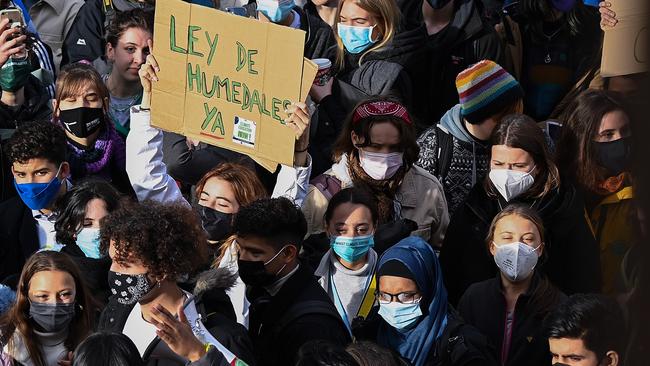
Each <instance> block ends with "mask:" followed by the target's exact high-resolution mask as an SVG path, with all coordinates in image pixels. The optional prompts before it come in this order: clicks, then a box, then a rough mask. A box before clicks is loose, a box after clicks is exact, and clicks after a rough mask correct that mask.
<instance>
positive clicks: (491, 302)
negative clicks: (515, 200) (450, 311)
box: [458, 204, 566, 366]
mask: <svg viewBox="0 0 650 366" xmlns="http://www.w3.org/2000/svg"><path fill="white" fill-rule="evenodd" d="M544 239H545V238H544V226H543V223H542V219H541V218H540V217H539V215H538V214H537V212H535V210H534V209H532V208H530V207H528V206H527V205H522V204H512V205H509V206H508V207H506V208H505V209H504V210H503V211H501V212H500V213H499V214H498V215H497V216H496V217H495V218H494V220H492V224H491V225H490V229H489V234H488V237H487V246H488V249H489V251H490V254H492V256H493V257H494V262H495V263H496V265H497V267H498V268H499V271H498V274H497V276H496V277H495V278H492V279H489V280H485V281H482V282H479V283H475V284H473V285H472V286H470V287H469V289H468V290H467V291H466V292H465V294H464V295H463V297H462V298H461V300H460V303H459V306H458V311H459V312H460V315H461V316H462V317H463V319H465V321H466V322H468V323H469V324H471V325H473V326H474V327H476V328H477V329H478V330H479V331H481V333H483V334H484V335H486V336H487V338H488V339H490V340H492V342H493V344H492V345H493V348H492V349H493V351H494V352H495V354H494V357H495V358H496V359H497V360H498V361H499V364H501V365H504V366H510V365H523V364H526V365H531V366H544V365H549V364H550V363H551V356H550V352H549V349H548V342H546V338H545V337H544V334H543V333H542V320H543V319H544V317H545V316H546V315H547V314H548V313H549V312H551V311H552V310H553V309H555V308H556V307H557V305H558V304H559V303H561V302H562V301H563V300H564V299H565V298H566V296H565V295H564V294H563V293H562V292H560V290H558V289H557V288H556V287H555V286H553V285H552V284H551V283H550V282H549V281H548V279H547V278H546V276H545V275H544V274H543V273H542V272H543V264H544V261H543V258H544V256H545V254H546V253H545V244H544Z"/></svg>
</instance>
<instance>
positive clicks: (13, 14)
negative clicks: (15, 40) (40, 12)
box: [0, 8, 25, 28]
mask: <svg viewBox="0 0 650 366" xmlns="http://www.w3.org/2000/svg"><path fill="white" fill-rule="evenodd" d="M2 19H9V28H15V27H20V28H22V27H24V26H25V20H24V19H23V12H22V11H21V10H20V9H18V8H7V9H3V10H0V20H2Z"/></svg>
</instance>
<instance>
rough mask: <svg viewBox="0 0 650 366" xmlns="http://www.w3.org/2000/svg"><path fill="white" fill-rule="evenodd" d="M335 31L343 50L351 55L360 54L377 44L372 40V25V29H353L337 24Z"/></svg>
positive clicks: (352, 27)
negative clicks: (341, 42) (336, 30)
mask: <svg viewBox="0 0 650 366" xmlns="http://www.w3.org/2000/svg"><path fill="white" fill-rule="evenodd" d="M337 29H338V35H339V37H340V38H341V41H343V45H344V46H345V49H346V50H348V52H350V53H353V54H357V53H361V52H363V51H365V50H367V49H368V47H370V45H372V44H373V43H375V42H377V41H376V40H373V39H372V31H373V29H375V26H374V25H373V26H372V27H355V26H351V25H345V24H343V23H339V24H338V26H337Z"/></svg>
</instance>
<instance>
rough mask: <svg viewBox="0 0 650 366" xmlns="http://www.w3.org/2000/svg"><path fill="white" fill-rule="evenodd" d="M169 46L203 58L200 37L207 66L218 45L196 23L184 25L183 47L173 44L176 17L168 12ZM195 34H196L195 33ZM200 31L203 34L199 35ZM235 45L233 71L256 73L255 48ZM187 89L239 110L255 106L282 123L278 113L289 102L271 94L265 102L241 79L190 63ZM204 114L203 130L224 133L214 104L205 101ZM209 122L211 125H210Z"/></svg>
mask: <svg viewBox="0 0 650 366" xmlns="http://www.w3.org/2000/svg"><path fill="white" fill-rule="evenodd" d="M169 28H170V35H169V48H170V51H172V52H177V53H183V54H188V55H193V56H197V57H205V53H204V52H201V50H202V47H201V44H200V39H199V37H204V39H205V43H206V44H207V49H205V52H207V61H206V64H207V65H208V66H209V65H210V64H211V63H212V62H213V61H214V57H215V55H216V53H217V46H218V44H219V35H218V34H213V35H212V34H210V32H209V31H203V32H202V29H201V27H200V26H196V25H190V26H188V27H187V40H188V41H187V49H184V48H182V47H180V46H178V45H177V42H176V19H175V18H174V16H173V15H172V16H171V17H170V20H169ZM197 33H198V34H197ZM201 33H203V34H201ZM236 46H237V59H236V60H233V64H234V69H235V71H242V70H244V71H245V72H248V73H249V74H251V75H257V74H258V72H257V70H255V60H254V56H255V55H257V53H258V51H257V50H247V49H246V47H245V46H244V45H243V44H241V43H240V42H236ZM186 80H187V90H188V91H190V92H195V93H200V94H202V95H203V96H204V97H205V98H219V99H225V100H227V101H228V103H234V104H237V105H240V106H241V109H242V110H246V109H248V110H249V111H250V112H252V111H253V109H256V110H257V111H258V112H259V113H262V114H265V115H267V116H269V117H271V118H273V119H274V120H277V121H278V122H280V123H282V124H284V120H283V119H282V118H281V117H280V116H279V115H278V112H279V111H280V108H282V109H283V110H284V109H286V108H287V107H288V106H289V105H290V104H291V101H290V100H287V99H284V100H281V99H278V98H275V97H271V98H270V99H271V100H270V103H269V104H267V98H266V94H264V93H263V92H260V91H259V90H257V89H252V90H251V88H249V87H248V85H247V84H246V83H245V82H239V81H236V80H232V79H231V78H228V77H225V78H223V79H222V78H221V77H219V75H214V74H207V75H206V72H205V71H202V70H201V65H200V64H198V63H195V64H193V63H192V62H188V63H187V78H186ZM203 106H204V113H205V117H204V119H203V123H202V124H201V129H202V130H206V129H208V127H209V126H210V125H211V126H212V127H211V128H209V131H210V133H212V134H214V133H216V132H217V130H218V132H219V134H220V135H221V136H224V135H225V134H226V132H225V129H224V125H223V116H222V114H221V112H220V111H219V110H218V109H217V107H212V106H210V105H209V104H208V103H207V102H205V103H204V104H203ZM211 122H212V124H211Z"/></svg>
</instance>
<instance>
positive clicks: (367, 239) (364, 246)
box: [315, 188, 378, 332]
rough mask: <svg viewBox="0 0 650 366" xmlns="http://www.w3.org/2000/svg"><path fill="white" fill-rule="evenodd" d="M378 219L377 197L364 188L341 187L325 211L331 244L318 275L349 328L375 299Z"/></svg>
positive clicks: (370, 306)
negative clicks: (375, 246) (375, 245)
mask: <svg viewBox="0 0 650 366" xmlns="http://www.w3.org/2000/svg"><path fill="white" fill-rule="evenodd" d="M377 222H378V213H377V205H376V203H375V202H374V197H373V196H372V194H371V193H370V192H368V191H367V190H364V189H362V188H346V189H343V190H341V191H340V192H338V193H337V194H335V195H334V196H333V197H332V199H331V200H330V202H329V205H328V206H327V211H326V212H325V225H326V229H327V234H328V235H329V237H330V247H331V248H330V250H329V251H328V252H327V253H325V255H324V256H323V258H322V260H321V262H320V265H319V266H318V268H317V269H316V272H315V275H316V276H317V277H319V278H320V279H319V283H320V285H321V286H323V288H324V289H325V291H327V294H328V295H329V297H330V299H332V302H333V303H334V305H335V306H336V310H337V311H338V312H339V314H340V315H341V318H342V319H343V321H344V322H345V325H346V326H347V327H348V330H350V332H351V331H352V321H353V320H354V319H356V318H359V317H361V318H366V317H367V316H368V314H369V312H370V310H371V309H372V306H373V303H374V300H375V299H374V292H375V289H376V287H377V286H376V282H375V279H374V275H375V269H376V268H375V267H376V265H377V253H376V252H375V251H374V250H373V249H372V247H373V246H374V232H375V228H376V226H377Z"/></svg>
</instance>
